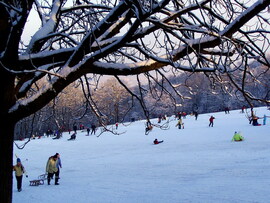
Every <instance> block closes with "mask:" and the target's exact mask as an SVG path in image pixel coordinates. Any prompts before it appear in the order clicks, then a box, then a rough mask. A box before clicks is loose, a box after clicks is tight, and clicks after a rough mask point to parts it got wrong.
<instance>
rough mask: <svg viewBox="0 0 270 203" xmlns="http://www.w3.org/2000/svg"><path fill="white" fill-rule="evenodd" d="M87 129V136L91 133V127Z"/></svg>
mask: <svg viewBox="0 0 270 203" xmlns="http://www.w3.org/2000/svg"><path fill="white" fill-rule="evenodd" d="M86 130H87V136H88V135H89V133H90V128H87V129H86Z"/></svg>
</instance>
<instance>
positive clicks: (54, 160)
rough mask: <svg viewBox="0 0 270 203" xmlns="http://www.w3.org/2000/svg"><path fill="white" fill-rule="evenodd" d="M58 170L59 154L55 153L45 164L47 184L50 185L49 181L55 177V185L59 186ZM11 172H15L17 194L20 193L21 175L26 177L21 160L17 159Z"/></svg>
mask: <svg viewBox="0 0 270 203" xmlns="http://www.w3.org/2000/svg"><path fill="white" fill-rule="evenodd" d="M60 168H62V163H61V158H60V154H59V153H56V154H55V155H53V156H51V157H49V159H48V161H47V164H46V174H47V183H48V185H50V183H51V179H53V177H54V176H55V182H54V184H55V185H59V183H58V181H59V179H60V178H59V175H60ZM13 171H15V177H16V181H17V189H18V192H21V191H22V179H23V174H25V175H26V177H28V175H27V173H26V170H25V168H24V166H23V165H22V162H21V159H20V158H17V160H16V165H14V166H13Z"/></svg>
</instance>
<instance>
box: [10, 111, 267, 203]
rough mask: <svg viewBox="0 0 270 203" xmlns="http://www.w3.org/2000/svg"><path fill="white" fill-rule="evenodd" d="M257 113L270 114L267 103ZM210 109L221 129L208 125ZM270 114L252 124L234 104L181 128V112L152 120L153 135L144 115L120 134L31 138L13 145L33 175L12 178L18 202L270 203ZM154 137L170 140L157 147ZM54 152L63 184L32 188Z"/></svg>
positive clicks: (123, 126)
mask: <svg viewBox="0 0 270 203" xmlns="http://www.w3.org/2000/svg"><path fill="white" fill-rule="evenodd" d="M255 113H256V115H257V116H258V117H262V116H263V115H264V114H266V115H267V116H270V111H269V110H267V108H266V107H261V108H256V109H255ZM211 115H213V116H214V117H215V120H214V127H209V126H208V124H209V118H210V116H211ZM269 119H270V118H268V120H267V123H266V125H262V126H252V125H250V124H249V121H248V119H247V118H246V114H243V113H241V111H240V110H235V111H230V114H225V113H224V112H216V113H209V114H200V115H199V117H198V120H195V118H194V116H187V118H186V119H183V122H184V129H178V128H177V127H176V126H175V125H176V123H177V120H175V118H174V117H170V118H169V119H167V121H168V123H166V122H167V121H162V123H161V124H164V126H166V125H167V127H168V128H167V129H166V130H162V129H160V128H158V127H155V126H157V125H158V123H157V119H153V120H152V122H153V124H154V128H153V130H152V131H151V132H150V133H149V134H148V135H145V133H144V130H145V120H141V121H136V122H133V123H125V124H120V125H119V127H118V130H117V131H118V132H119V133H121V134H120V135H114V134H111V133H104V134H102V135H101V136H99V137H97V136H96V135H90V136H86V131H84V130H83V131H79V132H78V133H77V138H76V140H75V141H68V140H67V139H68V138H69V137H70V134H68V132H65V133H64V134H63V137H62V138H61V139H59V140H53V139H52V137H42V138H41V139H35V140H31V141H30V142H29V143H28V144H27V145H26V147H25V148H24V149H23V150H19V149H17V148H16V146H14V161H15V160H16V159H15V154H16V155H17V156H19V157H20V158H21V160H22V163H23V165H24V166H25V168H26V170H27V174H28V176H29V177H28V178H26V177H25V176H24V177H23V186H22V191H21V192H18V191H17V189H16V180H15V178H14V179H13V184H14V187H13V202H14V203H28V202H32V203H43V202H44V203H45V202H46V203H48V202H54V203H62V202H65V203H74V202H76V203H85V202H90V203H152V202H153V203H159V202H160V203H161V202H162V203H166V202H168V203H182V202H184V203H186V202H189V203H193V202H194V203H198V202H199V203H200V202H201V203H208V202H209V203H212V202H213V203H216V202H219V203H242V202H243V203H251V202H256V203H265V202H268V201H269V199H270V194H269V183H270V182H269V179H270V173H269V170H270V147H269V142H270V136H269V132H270V131H269V129H270V120H269ZM259 123H262V119H259ZM89 125H90V123H89ZM113 127H115V126H113ZM100 130H101V129H98V132H100ZM235 131H241V134H242V135H243V136H244V138H245V140H244V141H243V142H232V141H231V139H232V137H233V134H234V132H235ZM155 138H157V139H158V140H164V142H163V143H161V144H158V145H154V144H153V140H154V139H155ZM23 143H24V142H23V141H16V144H18V145H22V144H23ZM55 153H59V154H60V155H61V161H62V166H63V167H62V168H61V169H60V181H59V183H60V185H54V184H51V185H47V183H46V182H45V184H44V185H40V186H29V181H30V180H35V179H37V177H38V176H39V175H41V174H44V173H45V166H46V163H47V160H48V157H50V156H52V155H54V154H55ZM14 164H15V163H14Z"/></svg>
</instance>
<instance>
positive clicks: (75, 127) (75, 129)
mask: <svg viewBox="0 0 270 203" xmlns="http://www.w3.org/2000/svg"><path fill="white" fill-rule="evenodd" d="M77 129H78V128H77V125H76V124H74V125H73V131H74V132H75V133H77Z"/></svg>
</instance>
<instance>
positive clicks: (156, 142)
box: [153, 139, 163, 144]
mask: <svg viewBox="0 0 270 203" xmlns="http://www.w3.org/2000/svg"><path fill="white" fill-rule="evenodd" d="M162 142H163V140H161V141H158V139H155V140H154V141H153V143H154V144H159V143H162Z"/></svg>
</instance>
